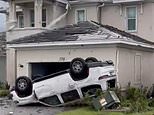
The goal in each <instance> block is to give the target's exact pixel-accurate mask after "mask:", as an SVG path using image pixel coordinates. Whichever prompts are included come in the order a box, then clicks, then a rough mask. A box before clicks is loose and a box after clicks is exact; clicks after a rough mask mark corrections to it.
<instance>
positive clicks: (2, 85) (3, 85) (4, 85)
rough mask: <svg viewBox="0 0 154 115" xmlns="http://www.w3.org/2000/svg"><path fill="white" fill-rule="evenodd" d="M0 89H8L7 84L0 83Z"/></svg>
mask: <svg viewBox="0 0 154 115" xmlns="http://www.w3.org/2000/svg"><path fill="white" fill-rule="evenodd" d="M0 89H7V90H9V89H10V85H9V84H8V82H0Z"/></svg>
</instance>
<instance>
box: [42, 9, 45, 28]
mask: <svg viewBox="0 0 154 115" xmlns="http://www.w3.org/2000/svg"><path fill="white" fill-rule="evenodd" d="M42 27H46V9H42Z"/></svg>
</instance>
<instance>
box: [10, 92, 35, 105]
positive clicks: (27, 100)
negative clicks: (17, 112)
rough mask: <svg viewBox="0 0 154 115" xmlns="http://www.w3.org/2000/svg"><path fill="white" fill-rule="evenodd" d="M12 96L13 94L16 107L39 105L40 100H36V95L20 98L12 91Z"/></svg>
mask: <svg viewBox="0 0 154 115" xmlns="http://www.w3.org/2000/svg"><path fill="white" fill-rule="evenodd" d="M11 94H12V99H13V102H14V103H16V105H26V104H31V103H38V100H37V99H36V97H35V94H34V93H32V95H30V96H27V97H19V96H18V95H17V93H16V92H15V91H12V92H11Z"/></svg>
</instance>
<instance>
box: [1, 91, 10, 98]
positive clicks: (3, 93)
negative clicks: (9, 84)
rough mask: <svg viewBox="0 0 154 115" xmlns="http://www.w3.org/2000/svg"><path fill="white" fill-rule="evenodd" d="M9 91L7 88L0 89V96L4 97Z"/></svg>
mask: <svg viewBox="0 0 154 115" xmlns="http://www.w3.org/2000/svg"><path fill="white" fill-rule="evenodd" d="M9 93H10V92H9V90H0V97H6V96H8V95H9Z"/></svg>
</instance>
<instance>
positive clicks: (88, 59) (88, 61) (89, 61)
mask: <svg viewBox="0 0 154 115" xmlns="http://www.w3.org/2000/svg"><path fill="white" fill-rule="evenodd" d="M85 62H86V63H92V62H98V60H97V59H96V58H95V57H88V58H87V59H86V60H85Z"/></svg>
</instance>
